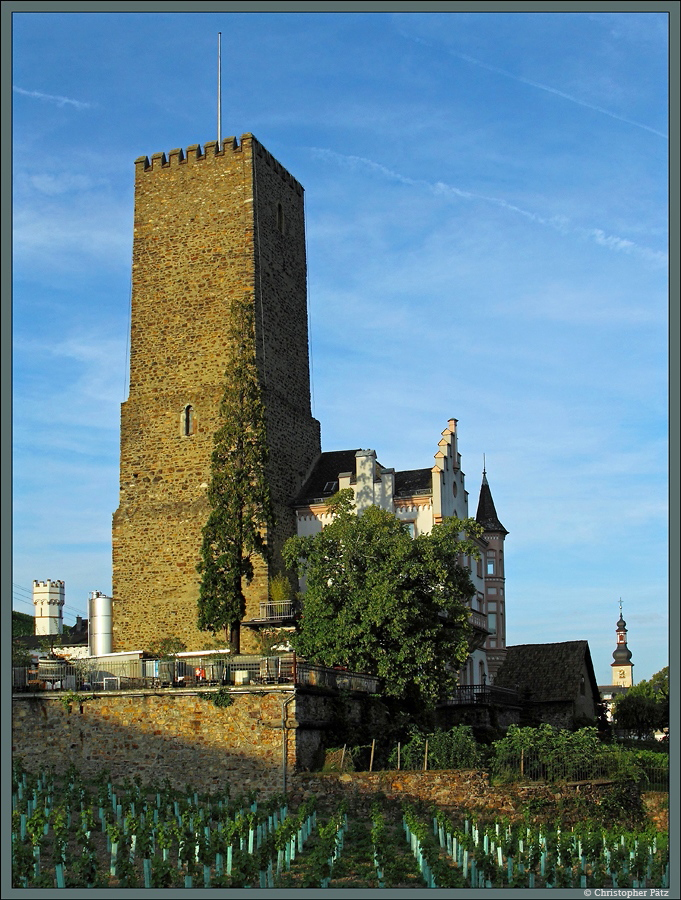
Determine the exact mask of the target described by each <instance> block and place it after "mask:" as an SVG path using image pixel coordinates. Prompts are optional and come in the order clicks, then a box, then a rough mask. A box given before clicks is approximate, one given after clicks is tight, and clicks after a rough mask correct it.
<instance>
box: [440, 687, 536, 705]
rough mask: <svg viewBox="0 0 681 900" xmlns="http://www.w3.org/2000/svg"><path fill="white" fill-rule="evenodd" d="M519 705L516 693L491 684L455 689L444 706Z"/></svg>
mask: <svg viewBox="0 0 681 900" xmlns="http://www.w3.org/2000/svg"><path fill="white" fill-rule="evenodd" d="M519 703H520V701H519V697H518V693H517V691H514V690H511V689H510V688H502V687H495V686H494V685H493V684H490V685H487V684H468V685H462V686H461V687H458V688H456V689H455V691H454V694H453V695H452V696H451V697H449V698H448V699H447V700H445V702H444V705H445V706H473V705H475V706H480V705H483V704H486V705H491V704H493V705H494V706H518V705H519Z"/></svg>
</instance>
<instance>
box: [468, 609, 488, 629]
mask: <svg viewBox="0 0 681 900" xmlns="http://www.w3.org/2000/svg"><path fill="white" fill-rule="evenodd" d="M469 621H470V623H471V625H472V626H473V628H476V629H478V630H479V631H484V632H485V634H489V629H488V627H487V616H486V614H485V613H481V612H478V610H477V609H471V610H469Z"/></svg>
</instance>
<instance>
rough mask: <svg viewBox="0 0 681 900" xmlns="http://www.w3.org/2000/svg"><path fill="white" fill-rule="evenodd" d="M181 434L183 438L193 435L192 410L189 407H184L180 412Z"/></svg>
mask: <svg viewBox="0 0 681 900" xmlns="http://www.w3.org/2000/svg"><path fill="white" fill-rule="evenodd" d="M182 433H183V434H184V436H185V437H189V435H190V434H194V409H193V408H192V407H191V406H185V408H184V410H183V412H182Z"/></svg>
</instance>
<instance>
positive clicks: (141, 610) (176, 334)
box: [113, 135, 320, 650]
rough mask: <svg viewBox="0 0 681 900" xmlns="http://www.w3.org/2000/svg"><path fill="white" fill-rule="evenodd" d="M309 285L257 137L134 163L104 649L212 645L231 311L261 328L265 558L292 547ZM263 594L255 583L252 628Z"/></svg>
mask: <svg viewBox="0 0 681 900" xmlns="http://www.w3.org/2000/svg"><path fill="white" fill-rule="evenodd" d="M254 155H257V157H258V163H257V165H256V167H255V168H256V175H255V176H254V164H253V158H254ZM280 205H281V212H282V213H283V217H282V216H281V215H280V210H279V206H280ZM282 218H283V222H284V223H285V227H284V233H283V234H282V233H281V232H280V231H279V228H278V226H279V225H280V224H281V220H282ZM286 228H288V232H287V231H286ZM272 232H276V234H272ZM305 279H306V263H305V238H304V219H303V189H302V187H301V186H300V185H299V184H298V183H297V182H296V181H295V179H293V178H292V177H291V176H290V175H289V174H288V173H287V172H286V171H285V170H284V169H283V168H282V167H281V166H280V165H279V164H278V163H276V161H274V160H273V159H272V157H271V156H270V155H269V154H268V153H267V151H265V150H264V148H262V147H260V145H259V144H258V143H257V141H256V140H255V139H254V138H253V137H252V136H251V135H244V136H243V137H242V140H241V144H240V145H237V143H236V141H235V140H234V139H230V140H229V141H226V142H225V144H224V147H223V149H222V151H218V150H217V144H216V142H210V143H207V144H206V146H205V151H204V152H201V148H200V147H199V146H198V145H194V146H192V147H189V148H188V149H187V153H186V156H185V155H184V154H183V152H182V151H181V150H173V151H171V153H170V154H169V157H168V158H166V157H165V155H164V154H160V153H159V154H155V155H154V156H153V157H152V159H151V163H149V160H148V159H147V158H146V157H141V158H140V159H138V160H137V161H136V174H135V232H134V241H133V293H132V314H131V340H130V392H129V397H128V400H127V401H126V402H125V403H123V405H122V409H121V462H120V503H119V508H118V510H117V511H116V513H115V514H114V523H113V585H114V588H113V594H114V620H113V641H114V650H129V649H140V648H144V647H146V646H148V644H149V643H150V642H151V641H152V640H154V639H156V638H159V637H164V636H167V635H177V636H179V637H180V638H181V639H182V640H183V641H184V642H185V643H186V644H187V646H188V648H189V649H198V648H201V647H202V646H203V645H204V643H205V641H206V639H207V637H208V636H207V635H202V634H201V633H200V632H198V630H197V628H196V615H197V611H196V600H197V597H198V586H199V576H198V574H197V572H196V565H197V563H198V561H199V551H200V545H201V531H202V528H203V526H204V524H205V522H206V519H207V516H208V503H207V499H206V489H207V486H208V482H209V478H210V457H211V452H212V449H213V434H214V432H215V431H216V429H217V427H218V413H219V404H220V401H221V399H222V395H223V392H224V375H225V369H226V365H227V361H228V358H229V353H230V346H229V337H228V331H229V328H228V326H229V322H230V315H231V313H230V309H231V303H232V301H233V300H236V299H238V300H243V299H246V300H247V301H248V302H251V303H253V304H254V312H255V317H256V322H257V323H258V325H257V329H258V334H257V338H258V340H257V351H256V352H257V356H258V362H259V366H260V371H261V374H262V377H263V381H264V388H265V401H266V415H267V436H268V444H269V448H270V466H269V468H270V484H271V488H272V492H273V499H274V504H275V508H276V510H277V512H278V513H279V522H280V525H279V532H278V533H277V534H276V535H274V536H273V542H274V544H275V546H276V547H277V548H279V547H280V546H281V544H282V543H283V540H284V539H285V538H286V537H288V536H289V535H290V534H293V533H294V528H295V523H294V521H293V517H292V514H291V512H290V510H289V507H288V503H289V501H290V499H291V498H292V496H293V494H294V493H295V492H296V490H297V488H298V486H299V485H300V483H302V480H303V478H304V476H305V473H306V471H307V469H308V467H309V466H310V464H311V463H312V461H313V459H314V458H315V456H316V454H317V453H318V452H319V443H320V438H319V425H318V423H317V422H316V421H315V420H314V419H313V418H312V417H311V414H310V385H309V370H308V361H307V354H308V334H307V310H306V280H305ZM187 406H191V407H192V413H193V421H192V428H191V433H190V434H188V435H186V434H184V430H183V413H184V410H185V408H186V407H187ZM301 473H302V474H301ZM266 591H267V573H266V572H263V571H262V569H261V570H260V572H259V577H258V578H257V579H256V581H255V582H254V585H253V588H252V590H251V591H250V593H249V594H248V595H247V601H248V607H247V616H246V617H247V618H249V617H250V616H253V615H257V613H258V602H259V600H261V599H265V596H266ZM244 649H246V650H248V649H250V648H249V646H248V645H246V646H245V648H244Z"/></svg>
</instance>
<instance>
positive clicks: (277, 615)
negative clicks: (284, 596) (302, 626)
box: [260, 600, 295, 622]
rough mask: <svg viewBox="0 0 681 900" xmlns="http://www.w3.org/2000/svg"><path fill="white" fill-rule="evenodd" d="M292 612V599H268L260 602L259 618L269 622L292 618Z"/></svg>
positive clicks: (293, 611) (293, 610)
mask: <svg viewBox="0 0 681 900" xmlns="http://www.w3.org/2000/svg"><path fill="white" fill-rule="evenodd" d="M294 613H295V609H294V606H293V601H292V600H269V601H267V602H265V603H261V604H260V618H261V619H265V620H267V621H269V622H272V621H274V622H276V621H281V622H283V621H284V620H285V619H292V618H293V616H294Z"/></svg>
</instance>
